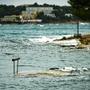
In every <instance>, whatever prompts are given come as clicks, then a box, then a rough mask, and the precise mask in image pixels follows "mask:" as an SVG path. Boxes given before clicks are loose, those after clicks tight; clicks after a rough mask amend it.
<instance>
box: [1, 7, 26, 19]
mask: <svg viewBox="0 0 90 90" xmlns="http://www.w3.org/2000/svg"><path fill="white" fill-rule="evenodd" d="M23 10H25V6H17V7H15V6H13V5H9V6H7V5H0V18H1V17H4V16H9V15H20V14H21V12H22V11H23Z"/></svg>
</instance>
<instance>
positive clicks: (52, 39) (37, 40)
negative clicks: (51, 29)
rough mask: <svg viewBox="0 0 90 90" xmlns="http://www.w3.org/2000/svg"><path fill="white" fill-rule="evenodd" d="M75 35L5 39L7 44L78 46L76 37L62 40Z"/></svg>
mask: <svg viewBox="0 0 90 90" xmlns="http://www.w3.org/2000/svg"><path fill="white" fill-rule="evenodd" d="M71 36H73V35H60V36H31V37H29V38H9V39H7V38H6V39H3V43H6V45H20V46H21V45H31V44H47V43H48V44H59V45H61V46H70V45H71V46H73V45H74V46H76V45H77V44H79V43H80V42H79V41H78V40H76V39H70V40H61V39H62V38H65V37H66V38H68V37H71Z"/></svg>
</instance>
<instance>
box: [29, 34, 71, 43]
mask: <svg viewBox="0 0 90 90" xmlns="http://www.w3.org/2000/svg"><path fill="white" fill-rule="evenodd" d="M71 36H73V35H61V36H39V37H36V38H29V41H31V42H33V43H54V40H57V39H62V38H63V37H66V38H68V37H71Z"/></svg>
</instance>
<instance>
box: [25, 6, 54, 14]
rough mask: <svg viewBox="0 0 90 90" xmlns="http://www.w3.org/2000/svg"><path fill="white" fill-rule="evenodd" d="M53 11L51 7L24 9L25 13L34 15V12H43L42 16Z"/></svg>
mask: <svg viewBox="0 0 90 90" xmlns="http://www.w3.org/2000/svg"><path fill="white" fill-rule="evenodd" d="M52 11H53V7H26V12H27V13H30V14H32V13H34V12H43V13H44V15H48V14H51V13H52Z"/></svg>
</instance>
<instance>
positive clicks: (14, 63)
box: [13, 61, 15, 75]
mask: <svg viewBox="0 0 90 90" xmlns="http://www.w3.org/2000/svg"><path fill="white" fill-rule="evenodd" d="M13 75H15V61H13Z"/></svg>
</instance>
